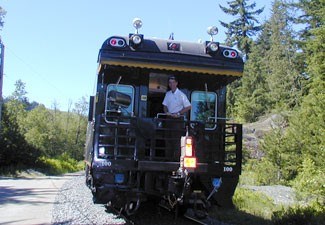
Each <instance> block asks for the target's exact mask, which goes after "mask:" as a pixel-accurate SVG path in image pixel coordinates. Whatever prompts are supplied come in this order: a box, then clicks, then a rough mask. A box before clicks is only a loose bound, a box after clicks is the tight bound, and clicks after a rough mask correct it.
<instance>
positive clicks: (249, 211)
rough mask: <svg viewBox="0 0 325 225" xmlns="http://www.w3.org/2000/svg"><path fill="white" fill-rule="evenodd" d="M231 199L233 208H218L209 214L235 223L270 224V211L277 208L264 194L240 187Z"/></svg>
mask: <svg viewBox="0 0 325 225" xmlns="http://www.w3.org/2000/svg"><path fill="white" fill-rule="evenodd" d="M233 201H234V204H235V208H234V209H220V208H218V209H216V210H213V213H212V214H211V216H213V217H214V218H217V219H218V220H220V221H224V222H227V223H230V224H236V225H244V224H245V225H246V224H249V225H260V224H265V225H267V224H272V223H271V217H272V213H273V211H275V210H277V209H278V208H277V207H278V206H276V205H275V204H274V203H273V200H272V199H270V198H269V197H267V196H266V195H264V194H262V193H258V192H253V191H251V190H248V189H245V188H240V187H239V188H237V189H236V192H235V195H234V198H233Z"/></svg>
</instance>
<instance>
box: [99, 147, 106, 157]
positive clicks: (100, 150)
mask: <svg viewBox="0 0 325 225" xmlns="http://www.w3.org/2000/svg"><path fill="white" fill-rule="evenodd" d="M98 155H99V156H104V155H105V147H99V149H98Z"/></svg>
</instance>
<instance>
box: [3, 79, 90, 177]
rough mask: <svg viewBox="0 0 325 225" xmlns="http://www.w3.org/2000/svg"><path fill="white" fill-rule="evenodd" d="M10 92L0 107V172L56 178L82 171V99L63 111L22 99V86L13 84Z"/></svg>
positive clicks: (83, 110)
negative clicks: (29, 172)
mask: <svg viewBox="0 0 325 225" xmlns="http://www.w3.org/2000/svg"><path fill="white" fill-rule="evenodd" d="M15 85H16V89H15V91H14V93H13V94H12V95H11V96H9V97H7V98H6V99H5V101H4V104H3V107H2V121H1V130H0V137H1V138H0V165H1V169H0V173H1V174H5V175H11V176H15V175H17V174H19V173H20V172H21V171H23V170H26V169H31V168H32V169H35V170H37V171H39V172H42V173H45V174H48V175H58V174H63V173H67V172H74V171H80V170H82V169H83V163H82V160H83V153H84V147H83V146H84V143H85V135H86V132H85V130H86V126H87V118H86V113H87V107H88V103H87V102H86V100H85V98H81V99H80V100H79V101H78V102H77V103H75V105H74V108H72V107H71V108H70V109H69V110H68V111H67V112H63V111H60V110H59V109H58V107H57V106H56V105H55V104H54V105H53V108H52V109H47V108H46V107H45V106H44V105H42V104H38V103H36V102H32V103H31V102H29V101H28V99H27V98H26V94H27V91H26V89H25V83H24V82H22V81H21V80H18V81H17V82H16V84H15Z"/></svg>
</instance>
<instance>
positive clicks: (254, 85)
mask: <svg viewBox="0 0 325 225" xmlns="http://www.w3.org/2000/svg"><path fill="white" fill-rule="evenodd" d="M269 49H270V45H269V37H268V35H267V32H265V30H263V32H262V33H261V35H260V37H258V39H257V41H256V44H254V45H253V47H252V52H251V53H250V59H249V60H248V61H247V62H246V64H245V70H244V76H243V78H242V80H241V82H242V85H241V87H239V95H238V100H237V103H236V107H235V110H234V111H235V112H236V113H237V116H238V117H239V118H240V119H241V120H243V121H246V122H253V121H255V120H257V118H258V117H259V116H262V115H264V114H265V113H266V112H268V111H269V110H270V108H269V105H270V104H269V99H268V95H267V93H268V92H269V90H268V86H267V84H266V74H267V73H266V69H265V65H266V64H265V60H264V58H263V57H262V56H264V55H265V54H266V51H268V50H269Z"/></svg>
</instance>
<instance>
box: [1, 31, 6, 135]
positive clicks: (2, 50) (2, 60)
mask: <svg viewBox="0 0 325 225" xmlns="http://www.w3.org/2000/svg"><path fill="white" fill-rule="evenodd" d="M4 53H5V46H4V44H3V43H2V40H1V37H0V129H1V119H2V104H3V98H2V85H3V63H4Z"/></svg>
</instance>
